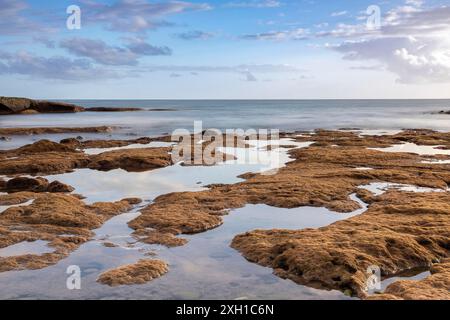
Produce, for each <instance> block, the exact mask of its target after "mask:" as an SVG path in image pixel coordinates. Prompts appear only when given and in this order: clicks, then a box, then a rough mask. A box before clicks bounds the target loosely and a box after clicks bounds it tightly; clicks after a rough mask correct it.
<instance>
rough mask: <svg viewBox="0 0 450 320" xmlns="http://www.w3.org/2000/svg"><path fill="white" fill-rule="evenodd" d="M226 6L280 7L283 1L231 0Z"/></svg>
mask: <svg viewBox="0 0 450 320" xmlns="http://www.w3.org/2000/svg"><path fill="white" fill-rule="evenodd" d="M224 6H225V7H230V8H278V7H280V6H281V2H280V1H276V0H252V1H242V2H229V3H226V4H225V5H224Z"/></svg>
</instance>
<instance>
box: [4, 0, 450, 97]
mask: <svg viewBox="0 0 450 320" xmlns="http://www.w3.org/2000/svg"><path fill="white" fill-rule="evenodd" d="M70 5H77V6H78V7H79V8H80V9H81V29H79V30H78V29H76V30H69V29H68V28H67V27H66V20H67V19H68V17H69V14H67V13H66V9H67V7H68V6H70ZM369 6H372V8H373V6H375V8H377V10H379V16H378V15H377V14H378V13H377V11H373V10H372V11H370V12H369V13H368V12H367V9H368V7H369ZM378 17H379V19H377V18H378ZM378 22H379V23H378ZM0 44H1V46H0V95H7V96H28V97H33V98H80V99H82V98H85V99H88V98H92V99H101V98H105V99H308V98H317V99H327V98H374V99H376V98H379V99H382V98H450V96H449V95H450V94H449V92H450V90H449V89H450V1H431V0H430V1H421V0H402V1H379V2H376V1H373V0H372V1H361V0H358V1H353V0H345V1H318V0H296V1H292V0H280V1H278V0H229V1H227V0H225V1H218V0H215V1H213V0H210V1H207V0H205V1H162V0H152V1H150V0H110V1H105V0H103V1H98V0H79V1H74V0H70V1H65V0H58V1H56V0H55V1H42V0H40V1H37V0H28V1H26V0H0Z"/></svg>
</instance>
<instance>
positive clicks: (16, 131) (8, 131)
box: [0, 126, 114, 135]
mask: <svg viewBox="0 0 450 320" xmlns="http://www.w3.org/2000/svg"><path fill="white" fill-rule="evenodd" d="M113 130H114V127H108V126H101V127H73V128H66V127H34V128H0V134H1V135H32V134H36V135H37V134H58V133H105V132H112V131H113Z"/></svg>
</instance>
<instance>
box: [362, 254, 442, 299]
mask: <svg viewBox="0 0 450 320" xmlns="http://www.w3.org/2000/svg"><path fill="white" fill-rule="evenodd" d="M430 272H431V275H430V276H428V277H426V278H425V279H422V280H418V281H415V280H400V281H396V282H394V283H392V284H390V285H389V286H388V287H387V288H386V290H385V291H384V293H383V294H377V295H373V296H370V297H369V298H368V299H370V300H450V259H443V260H442V261H441V262H440V263H436V264H434V265H432V266H431V268H430Z"/></svg>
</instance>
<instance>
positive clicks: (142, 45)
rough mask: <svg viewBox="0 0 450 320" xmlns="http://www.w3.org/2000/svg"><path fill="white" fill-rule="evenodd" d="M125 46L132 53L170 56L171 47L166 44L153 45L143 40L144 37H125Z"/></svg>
mask: <svg viewBox="0 0 450 320" xmlns="http://www.w3.org/2000/svg"><path fill="white" fill-rule="evenodd" d="M127 41H128V44H127V48H128V50H130V51H131V52H133V53H134V54H137V55H140V56H170V55H172V49H170V48H169V47H167V46H161V47H158V46H153V45H151V44H149V43H147V42H146V41H145V39H144V38H140V37H135V38H127Z"/></svg>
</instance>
